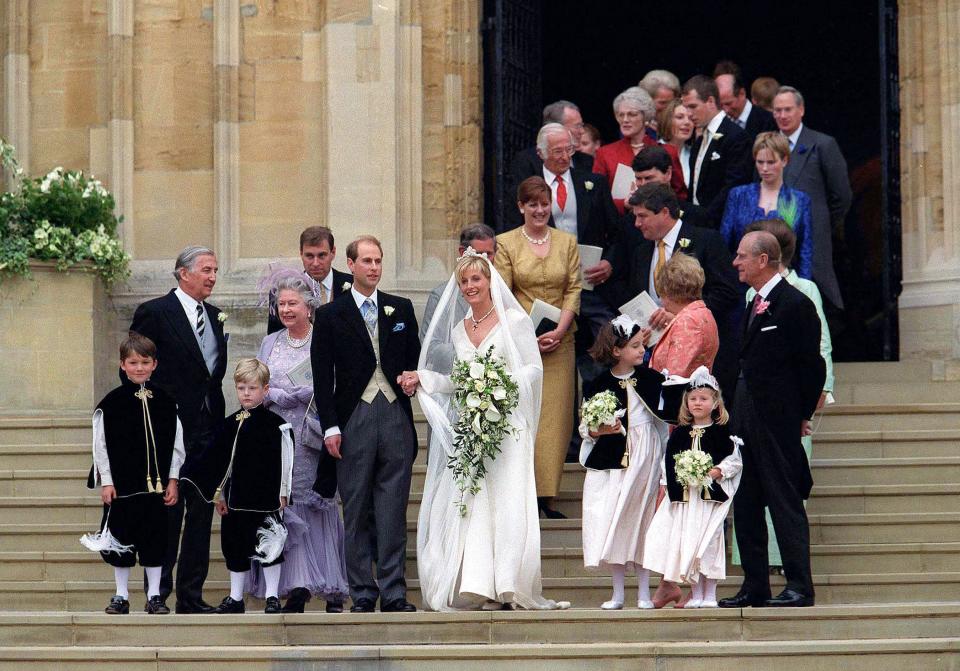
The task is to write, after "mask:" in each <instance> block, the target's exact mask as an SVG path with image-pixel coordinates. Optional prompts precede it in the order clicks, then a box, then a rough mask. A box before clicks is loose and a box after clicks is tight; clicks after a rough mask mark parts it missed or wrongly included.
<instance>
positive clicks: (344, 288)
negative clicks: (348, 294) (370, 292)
mask: <svg viewBox="0 0 960 671" xmlns="http://www.w3.org/2000/svg"><path fill="white" fill-rule="evenodd" d="M352 286H353V285H352V284H350V283H349V282H344V283H343V284H342V285H341V286H340V290H341V291H349V290H350V287H352Z"/></svg>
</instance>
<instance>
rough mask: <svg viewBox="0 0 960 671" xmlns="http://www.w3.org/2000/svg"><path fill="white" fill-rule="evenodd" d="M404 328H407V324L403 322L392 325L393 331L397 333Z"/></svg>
mask: <svg viewBox="0 0 960 671" xmlns="http://www.w3.org/2000/svg"><path fill="white" fill-rule="evenodd" d="M405 328H407V325H406V324H405V323H404V322H397V323H396V324H394V325H393V332H394V333H399V332H400V331H402V330H403V329H405Z"/></svg>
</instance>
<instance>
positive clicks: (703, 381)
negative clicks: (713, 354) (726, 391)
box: [663, 366, 720, 391]
mask: <svg viewBox="0 0 960 671" xmlns="http://www.w3.org/2000/svg"><path fill="white" fill-rule="evenodd" d="M664 372H666V371H664ZM663 384H664V386H667V385H676V384H685V385H687V386H688V388H690V389H701V388H703V387H710V388H711V389H713V390H714V391H720V383H719V382H717V378H715V377H714V376H713V375H711V374H710V371H709V370H708V369H707V367H706V366H700V367H699V368H697V369H696V370H695V371H693V375H691V376H690V377H680V376H679V375H670V376H669V377H667V380H666V382H664V383H663Z"/></svg>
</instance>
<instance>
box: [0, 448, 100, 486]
mask: <svg viewBox="0 0 960 671" xmlns="http://www.w3.org/2000/svg"><path fill="white" fill-rule="evenodd" d="M92 463H93V453H92V450H91V444H90V441H89V440H88V441H87V442H86V443H36V444H31V443H23V444H17V443H11V444H5V445H0V469H6V470H16V469H76V470H81V469H83V470H85V471H89V470H90V465H91V464H92ZM83 477H84V478H86V475H84V476H83Z"/></svg>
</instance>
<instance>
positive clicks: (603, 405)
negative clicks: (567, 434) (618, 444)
mask: <svg viewBox="0 0 960 671" xmlns="http://www.w3.org/2000/svg"><path fill="white" fill-rule="evenodd" d="M619 405H620V402H619V401H618V400H617V396H616V394H614V393H613V392H612V391H601V392H600V393H599V394H594V395H593V396H591V397H590V398H588V399H587V400H586V401H584V402H583V406H582V407H581V409H580V413H581V415H580V416H581V419H582V420H583V423H584V424H586V426H587V428H588V429H590V430H591V431H593V432H596V431H597V430H598V429H599V428H600V427H601V426H614V425H615V424H616V423H617V420H618V419H620V418H621V417H623V415H624V413H625V412H626V410H624V409H623V408H618V406H619ZM620 433H621V434H623V435H624V436H625V435H627V432H626V431H625V430H624V428H623V427H622V426H621V427H620Z"/></svg>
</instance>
